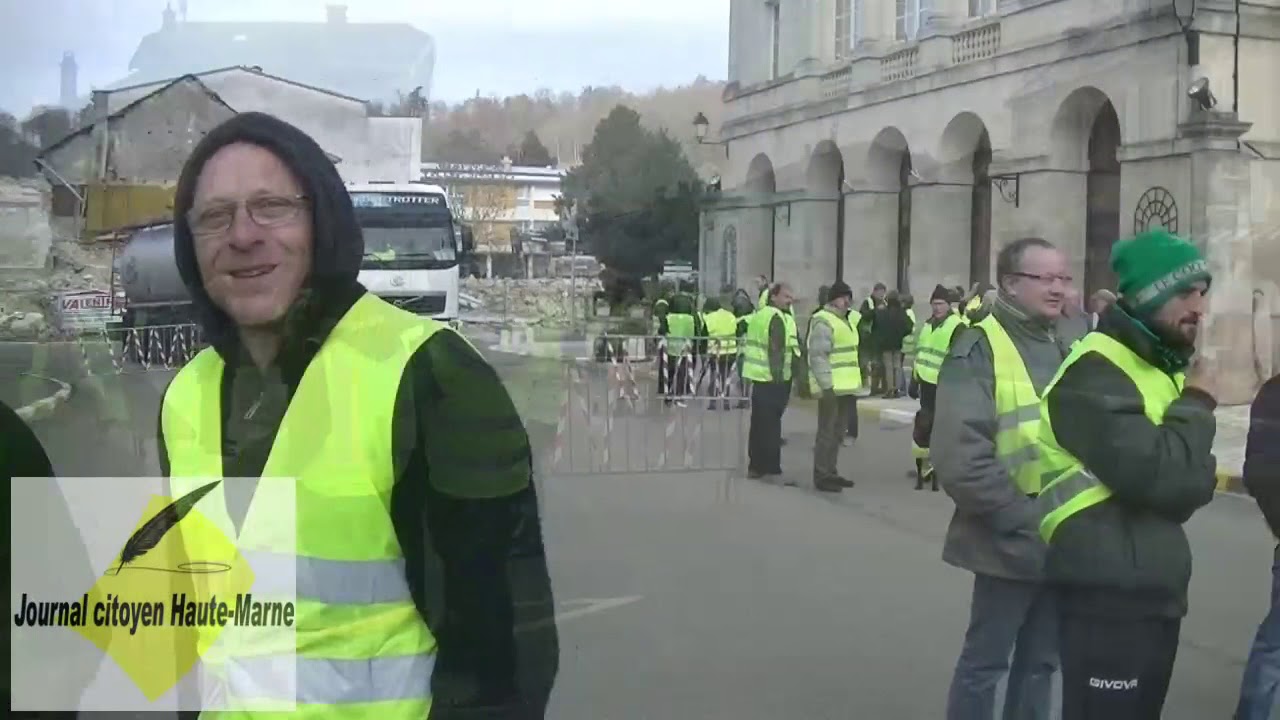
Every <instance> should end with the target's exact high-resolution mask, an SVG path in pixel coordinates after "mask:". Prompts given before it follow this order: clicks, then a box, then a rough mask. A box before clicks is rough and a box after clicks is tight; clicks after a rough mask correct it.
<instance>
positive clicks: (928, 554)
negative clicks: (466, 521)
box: [0, 347, 1273, 720]
mask: <svg viewBox="0 0 1280 720" xmlns="http://www.w3.org/2000/svg"><path fill="white" fill-rule="evenodd" d="M14 352H16V351H13V350H5V348H3V347H0V368H3V367H6V366H5V358H6V357H7V358H9V359H10V360H12V358H13V357H14V355H12V353H14ZM7 353H8V354H7ZM493 360H494V362H495V365H497V366H498V367H499V369H500V372H503V373H504V374H506V373H512V372H516V371H518V369H519V367H520V363H521V362H522V361H521V360H520V359H518V358H513V357H510V356H493ZM57 363H68V364H70V363H71V361H70V360H62V359H59V360H57V361H56V362H55V365H57ZM167 377H168V374H167V373H156V372H153V373H138V374H132V375H125V376H119V377H116V378H114V379H113V380H112V381H111V382H108V383H106V385H107V386H108V387H106V388H105V390H104V391H102V392H99V391H98V390H94V389H93V388H94V383H93V382H92V381H90V380H89V379H88V378H87V377H84V376H82V377H80V378H77V379H75V380H73V386H74V387H75V389H76V391H77V392H76V393H75V394H74V395H73V398H72V400H71V402H70V403H69V404H68V405H67V406H66V407H65V408H64V410H63V411H62V412H60V413H59V414H58V415H57V416H55V417H54V418H51V419H49V420H46V421H42V422H39V423H37V424H36V431H37V433H38V435H39V436H40V437H41V439H42V440H43V441H44V442H45V443H46V446H47V448H48V449H49V451H50V453H51V455H52V456H53V458H54V463H55V466H56V468H57V470H58V472H59V473H61V474H64V475H70V474H78V475H107V474H131V473H132V472H154V469H153V468H154V464H155V461H154V440H153V438H154V433H155V408H156V407H157V403H158V402H159V397H160V392H161V390H162V389H163V387H164V384H165V382H166V381H167ZM0 379H3V378H0ZM113 391H120V397H124V398H125V401H126V402H125V405H126V406H127V408H128V412H129V413H130V414H131V417H132V418H133V420H131V421H130V422H124V421H121V422H110V423H105V425H106V426H110V427H114V428H115V429H114V430H112V431H111V432H110V433H109V434H108V435H107V437H105V438H103V437H102V436H101V433H100V431H101V429H102V427H103V426H104V423H103V422H101V421H100V419H99V418H101V417H103V416H104V415H107V416H109V415H110V414H111V413H109V412H107V411H106V410H105V409H104V408H106V407H108V406H110V403H108V402H107V401H105V400H104V399H103V398H105V397H108V395H110V394H111V393H112V392H113ZM111 396H112V397H115V396H114V395H111ZM671 412H675V413H679V414H682V415H681V417H682V418H683V419H682V420H681V421H680V422H683V423H693V425H688V424H686V425H684V426H682V427H684V428H689V427H692V426H696V425H697V424H698V423H699V422H702V423H703V424H702V426H703V427H704V428H711V427H713V426H712V423H718V425H715V427H717V428H718V429H712V430H706V431H705V432H704V442H705V443H711V444H712V445H714V446H715V447H719V448H722V449H723V448H724V447H734V443H736V442H739V440H738V439H736V438H735V436H734V435H733V433H737V432H740V431H745V423H743V424H742V425H741V426H738V425H736V424H735V423H732V422H727V421H726V418H733V417H738V416H739V413H738V412H736V411H731V412H728V413H725V412H724V411H717V412H716V413H714V414H708V413H707V411H706V410H705V409H703V408H702V407H700V406H698V405H694V406H691V407H690V408H688V409H687V410H677V411H671ZM712 415H714V417H715V420H706V421H702V420H701V419H703V418H709V417H712ZM670 417H671V415H669V414H665V413H664V411H662V410H660V409H655V410H654V411H653V412H652V413H650V414H648V415H645V416H643V417H630V418H628V419H625V420H618V421H616V423H615V424H614V425H612V426H608V427H606V430H607V431H608V433H607V436H608V437H610V438H612V442H613V443H615V444H614V445H612V446H611V447H613V448H618V447H619V446H618V445H617V444H616V443H619V442H626V441H625V440H619V439H618V438H619V437H628V436H629V437H632V438H636V437H643V438H646V439H645V440H644V441H633V442H634V443H635V448H636V449H637V451H639V452H641V454H644V453H645V452H646V451H645V450H644V449H643V448H647V449H648V450H647V452H649V453H651V452H652V451H653V450H654V447H655V446H654V445H652V444H651V443H653V442H655V438H659V439H660V438H663V437H665V433H666V430H667V428H668V427H669V426H670V425H671V423H670V422H669V420H670ZM646 418H647V419H646ZM813 426H814V419H813V414H812V412H811V411H810V410H808V409H806V408H805V407H803V406H801V405H799V404H797V405H793V407H791V408H790V409H789V410H788V412H787V417H786V420H785V427H786V432H787V435H788V439H789V442H788V444H787V446H786V447H785V448H784V462H783V465H784V469H785V470H786V472H787V473H788V474H789V475H791V476H794V477H795V478H796V479H798V480H801V481H802V482H803V485H802V487H796V488H791V487H780V486H774V485H767V484H764V483H762V482H758V481H749V480H743V479H730V473H728V472H725V471H698V470H697V468H698V467H699V466H702V467H706V466H725V465H727V464H728V463H725V462H722V461H721V459H720V456H719V455H717V454H714V453H712V454H706V453H700V454H697V455H695V456H694V462H693V463H691V467H692V469H691V470H688V471H683V470H674V469H672V468H671V467H668V468H667V469H665V470H663V469H660V468H657V467H654V466H653V464H652V463H649V464H641V465H639V466H636V465H628V464H623V465H618V464H617V463H618V462H619V461H618V460H617V458H618V457H619V455H618V452H619V451H618V450H616V449H615V450H613V458H614V460H613V463H614V465H613V466H611V468H610V469H613V470H616V472H611V473H602V472H599V471H598V470H599V469H600V466H599V465H596V466H592V465H585V466H584V465H578V466H572V465H571V466H570V467H568V468H562V469H561V470H560V471H555V469H554V468H546V469H544V470H543V471H542V473H541V474H540V478H539V482H540V483H541V486H542V489H541V494H542V499H543V505H544V510H543V512H544V520H543V524H544V529H545V533H546V542H547V551H548V554H549V562H550V567H551V573H552V577H553V583H554V588H555V594H556V596H557V599H558V601H559V607H560V611H559V617H558V622H559V631H560V636H561V641H560V645H561V653H562V655H561V670H560V675H559V678H558V680H557V685H556V689H555V691H554V694H553V698H552V702H551V712H550V715H549V717H553V718H565V719H571V720H579V719H580V720H599V719H601V718H681V717H687V718H733V719H734V720H741V719H742V718H784V717H785V718H806V719H808V718H813V719H820V718H842V719H847V718H869V719H873V720H878V719H880V718H885V719H888V718H894V719H898V718H902V719H907V720H911V719H917V718H918V719H920V720H932V719H935V718H939V717H941V715H942V709H943V707H944V701H945V696H946V689H947V684H948V682H949V680H950V675H951V671H952V669H953V666H954V662H955V657H956V654H957V652H958V650H959V647H960V643H961V640H962V637H963V633H964V629H965V625H966V621H967V614H968V603H969V593H970V588H971V580H972V579H971V576H970V575H969V574H967V573H965V572H963V571H960V570H957V569H955V568H951V567H949V566H947V565H945V564H944V563H943V562H942V561H941V560H940V554H941V548H942V540H943V537H944V535H945V532H946V527H947V522H948V520H949V519H950V515H951V509H952V505H951V501H950V500H949V498H948V497H947V495H946V494H945V493H936V494H935V493H932V492H927V491H925V492H916V491H914V490H913V489H912V481H911V480H910V479H908V477H907V475H906V471H907V470H908V468H909V467H910V464H911V461H910V451H909V436H908V434H907V430H906V429H904V428H896V427H880V426H878V425H876V424H874V423H868V422H864V423H863V428H862V437H861V438H860V439H859V441H858V443H857V445H856V446H855V447H853V448H845V449H842V451H841V459H840V464H841V468H842V470H843V473H844V474H845V476H846V477H849V478H851V479H853V480H855V482H856V483H857V485H856V487H854V488H853V489H850V490H846V491H845V492H843V493H841V494H839V495H829V494H819V493H817V492H815V491H813V490H812V488H810V487H807V485H808V483H807V482H804V481H807V478H808V477H809V474H810V450H811V447H812V445H811V444H812V433H813ZM567 427H569V428H575V427H579V428H580V427H592V426H591V425H590V423H587V424H584V425H578V426H574V425H573V424H570V425H568V426H567ZM739 427H741V428H742V429H741V430H739V429H738V428H739ZM678 432H684V430H678ZM575 433H576V434H575V436H574V437H573V438H569V439H568V440H567V445H565V446H566V447H569V448H579V449H584V448H585V449H584V450H583V451H584V452H596V453H599V451H600V447H601V446H600V445H599V444H598V443H596V444H594V445H592V444H591V443H595V442H596V441H594V440H591V439H590V438H586V437H584V436H582V435H581V433H577V432H576V431H575ZM705 438H710V439H705ZM563 440H564V439H563V438H562V441H563ZM656 441H658V442H660V440H656ZM555 442H556V437H555V429H554V427H551V428H546V427H544V428H542V429H541V430H540V432H539V439H538V444H539V447H540V449H541V450H542V451H543V453H544V454H545V453H552V452H553V450H554V447H555ZM717 443H718V444H717ZM672 455H673V457H681V458H683V457H685V454H684V453H683V452H673V453H672ZM589 457H597V458H598V457H599V456H598V455H596V456H590V455H589ZM591 462H597V463H598V462H599V460H593V461H591ZM637 462H638V461H637ZM1187 529H1188V532H1189V534H1190V536H1191V539H1192V544H1193V548H1194V551H1195V553H1196V556H1195V572H1194V579H1193V583H1192V589H1191V614H1190V615H1189V616H1188V617H1187V619H1186V621H1185V623H1184V626H1183V634H1182V646H1181V649H1180V653H1179V657H1178V662H1177V667H1176V672H1175V677H1174V681H1173V686H1172V690H1171V692H1170V697H1169V701H1168V704H1167V706H1166V711H1165V717H1166V718H1168V719H1169V720H1203V719H1204V718H1226V717H1229V716H1230V714H1231V711H1232V707H1233V704H1234V700H1235V696H1236V693H1237V690H1238V684H1239V680H1240V674H1241V670H1242V666H1243V663H1244V659H1245V656H1246V654H1247V651H1248V647H1249V643H1250V641H1251V639H1252V634H1253V632H1254V629H1255V628H1256V625H1257V622H1258V621H1259V620H1260V619H1261V618H1262V616H1263V614H1264V612H1265V609H1266V603H1267V598H1268V592H1269V569H1270V566H1271V561H1272V549H1273V543H1272V541H1271V538H1270V536H1269V534H1268V532H1267V529H1266V526H1265V525H1264V523H1263V521H1262V519H1261V517H1260V515H1259V513H1258V512H1257V510H1256V508H1255V507H1254V506H1253V505H1252V503H1251V502H1250V501H1248V500H1246V499H1242V498H1239V497H1232V496H1220V497H1219V498H1218V499H1217V500H1216V501H1215V502H1214V503H1213V504H1212V505H1210V506H1209V507H1207V508H1206V509H1204V510H1203V511H1201V512H1200V513H1199V514H1198V515H1197V516H1196V517H1195V518H1193V519H1192V520H1191V522H1190V523H1189V524H1188V526H1187Z"/></svg>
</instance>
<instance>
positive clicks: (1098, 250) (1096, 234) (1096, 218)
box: [1084, 100, 1120, 297]
mask: <svg viewBox="0 0 1280 720" xmlns="http://www.w3.org/2000/svg"><path fill="white" fill-rule="evenodd" d="M1119 149H1120V118H1119V117H1118V116H1117V115H1116V110H1115V107H1114V106H1113V105H1112V104H1111V101H1110V100H1108V101H1107V102H1105V103H1103V105H1102V107H1101V108H1099V109H1098V113H1097V115H1096V116H1095V117H1094V120H1093V125H1092V127H1091V129H1090V131H1089V170H1088V174H1087V180H1086V186H1085V196H1086V198H1087V200H1086V210H1085V212H1086V219H1085V253H1084V292H1085V296H1086V297H1088V296H1089V295H1092V294H1093V293H1094V292H1095V291H1097V290H1101V289H1104V288H1105V289H1108V290H1114V289H1115V283H1116V278H1115V274H1114V273H1112V272H1111V246H1112V245H1114V244H1115V242H1116V240H1117V239H1119V237H1120V160H1119V158H1118V157H1117V151H1118V150H1119Z"/></svg>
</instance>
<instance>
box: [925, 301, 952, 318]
mask: <svg viewBox="0 0 1280 720" xmlns="http://www.w3.org/2000/svg"><path fill="white" fill-rule="evenodd" d="M929 308H930V309H931V310H933V316H934V317H935V318H939V319H941V318H944V317H946V316H947V313H949V312H951V303H949V302H947V301H946V300H934V301H932V302H930V303H929Z"/></svg>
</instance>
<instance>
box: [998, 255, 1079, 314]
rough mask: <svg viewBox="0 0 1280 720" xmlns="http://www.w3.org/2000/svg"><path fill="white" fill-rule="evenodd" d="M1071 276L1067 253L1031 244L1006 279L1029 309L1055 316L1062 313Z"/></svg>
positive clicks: (1031, 311) (1022, 304)
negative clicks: (1011, 276)
mask: <svg viewBox="0 0 1280 720" xmlns="http://www.w3.org/2000/svg"><path fill="white" fill-rule="evenodd" d="M1071 280H1072V279H1071V276H1070V275H1068V274H1067V257H1066V256H1065V255H1063V254H1062V252H1060V251H1058V250H1056V249H1052V248H1045V247H1036V246H1032V247H1029V248H1027V249H1026V251H1024V252H1023V253H1022V262H1021V263H1020V267H1019V268H1018V270H1017V271H1016V272H1015V273H1014V276H1013V278H1012V280H1011V281H1010V282H1008V283H1007V287H1006V291H1007V292H1008V293H1009V295H1011V296H1012V297H1013V298H1014V299H1015V300H1017V301H1018V304H1019V305H1021V306H1022V307H1023V309H1025V310H1026V311H1027V312H1030V313H1032V314H1034V315H1036V316H1038V317H1040V318H1042V319H1044V320H1055V319H1057V318H1058V317H1059V316H1060V315H1061V314H1062V306H1063V304H1064V301H1065V299H1066V293H1067V290H1068V288H1070V286H1071Z"/></svg>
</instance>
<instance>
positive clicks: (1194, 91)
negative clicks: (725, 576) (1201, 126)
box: [1187, 77, 1218, 110]
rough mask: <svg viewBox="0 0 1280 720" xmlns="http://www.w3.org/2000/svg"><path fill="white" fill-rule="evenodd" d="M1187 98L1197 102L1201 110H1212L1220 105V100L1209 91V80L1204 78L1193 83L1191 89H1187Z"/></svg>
mask: <svg viewBox="0 0 1280 720" xmlns="http://www.w3.org/2000/svg"><path fill="white" fill-rule="evenodd" d="M1187 97H1189V98H1191V99H1192V100H1195V101H1196V104H1197V105H1199V106H1200V109H1201V110H1212V109H1213V108H1214V106H1215V105H1217V104H1218V98H1216V97H1214V96H1213V91H1212V90H1210V89H1209V78H1203V77H1202V78H1200V79H1199V80H1196V81H1195V82H1193V83H1191V87H1190V88H1188V89H1187Z"/></svg>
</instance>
